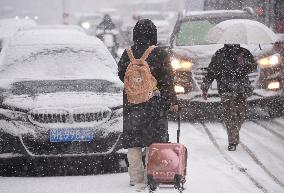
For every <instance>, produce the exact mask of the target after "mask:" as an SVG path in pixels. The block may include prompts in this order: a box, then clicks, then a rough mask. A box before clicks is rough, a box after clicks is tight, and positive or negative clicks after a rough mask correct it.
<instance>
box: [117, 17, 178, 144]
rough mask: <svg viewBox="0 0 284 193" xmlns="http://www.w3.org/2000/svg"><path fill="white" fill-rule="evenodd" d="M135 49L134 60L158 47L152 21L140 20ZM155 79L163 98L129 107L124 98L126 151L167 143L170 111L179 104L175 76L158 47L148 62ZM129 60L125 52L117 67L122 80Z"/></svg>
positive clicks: (134, 34) (165, 55)
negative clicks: (150, 49) (175, 89)
mask: <svg viewBox="0 0 284 193" xmlns="http://www.w3.org/2000/svg"><path fill="white" fill-rule="evenodd" d="M133 40H134V45H133V46H132V47H131V49H132V52H133V55H134V57H135V58H141V56H142V55H143V53H144V52H145V51H146V49H147V48H148V47H149V46H151V45H156V44H157V30H156V27H155V25H154V24H153V23H152V22H151V21H150V20H140V21H138V22H137V24H136V25H135V27H134V30H133ZM146 61H147V63H148V64H149V67H150V70H151V73H152V75H153V76H154V77H155V78H156V80H157V82H158V83H157V87H158V89H159V91H160V96H154V97H153V98H152V99H150V100H149V101H147V102H145V103H141V104H138V105H133V104H129V103H128V101H127V95H126V94H125V92H124V95H123V135H122V141H123V146H124V148H131V147H147V146H149V145H150V144H151V143H153V142H167V141H168V138H169V136H168V122H167V111H168V109H169V106H170V104H176V103H177V99H176V95H175V92H174V84H173V77H174V76H173V72H172V69H171V66H170V61H169V57H168V53H167V52H166V51H165V50H163V49H162V48H159V47H156V48H155V49H154V50H153V51H152V53H151V54H150V55H149V57H148V58H147V60H146ZM129 63H130V59H129V57H128V55H127V52H126V50H125V51H124V53H123V54H122V56H121V58H120V61H119V63H118V75H119V78H120V79H121V80H122V81H124V75H125V71H126V68H127V66H128V65H129Z"/></svg>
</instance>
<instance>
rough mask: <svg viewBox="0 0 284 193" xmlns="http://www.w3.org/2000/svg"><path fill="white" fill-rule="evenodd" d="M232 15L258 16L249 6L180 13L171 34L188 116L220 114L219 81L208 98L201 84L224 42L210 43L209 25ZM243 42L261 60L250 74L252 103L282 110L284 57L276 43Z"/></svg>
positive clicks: (173, 58)
mask: <svg viewBox="0 0 284 193" xmlns="http://www.w3.org/2000/svg"><path fill="white" fill-rule="evenodd" d="M231 19H251V20H254V16H253V14H252V12H250V11H249V9H247V10H217V11H216V10H214V11H201V12H190V13H188V14H184V15H180V16H179V18H178V20H177V22H176V25H175V27H174V31H173V33H172V35H171V37H170V52H171V64H172V67H173V68H174V70H175V76H176V77H175V82H176V89H177V90H179V91H180V92H181V91H184V93H183V94H180V95H179V100H180V102H181V104H182V105H183V111H184V112H183V113H184V114H186V116H187V117H188V118H196V117H204V115H206V114H208V113H211V114H212V115H218V117H219V114H220V113H218V112H220V111H219V106H220V105H219V103H220V98H219V95H218V91H217V83H216V81H214V82H213V84H212V87H211V88H210V90H209V99H208V100H207V101H205V100H203V98H202V94H201V90H200V85H201V83H202V80H203V78H204V76H205V74H206V73H207V66H208V65H209V63H210V60H211V57H212V56H213V54H214V53H215V52H216V51H217V50H218V49H220V48H221V47H222V46H223V45H222V44H212V43H209V42H208V41H206V38H205V37H206V35H207V33H208V31H209V29H211V28H212V27H214V26H216V25H217V24H218V23H220V22H222V21H225V20H231ZM242 46H244V47H246V48H247V49H249V50H250V51H251V52H252V54H253V55H254V57H255V59H256V60H257V61H258V64H259V66H258V69H257V71H255V72H253V73H251V74H250V75H249V77H250V81H251V82H252V85H253V86H254V87H255V90H254V94H253V96H252V97H250V98H249V99H248V100H249V104H250V106H253V107H255V108H253V109H259V110H263V109H264V110H267V111H263V112H265V113H266V112H268V113H266V114H268V115H276V114H278V113H281V111H282V106H283V94H282V93H281V88H283V85H282V84H281V82H280V81H279V76H280V74H281V71H283V68H284V65H283V58H282V57H281V55H280V54H279V53H277V51H276V50H275V49H273V45H272V44H268V45H242ZM258 107H260V108H258ZM280 107H281V108H280ZM251 109H252V108H251Z"/></svg>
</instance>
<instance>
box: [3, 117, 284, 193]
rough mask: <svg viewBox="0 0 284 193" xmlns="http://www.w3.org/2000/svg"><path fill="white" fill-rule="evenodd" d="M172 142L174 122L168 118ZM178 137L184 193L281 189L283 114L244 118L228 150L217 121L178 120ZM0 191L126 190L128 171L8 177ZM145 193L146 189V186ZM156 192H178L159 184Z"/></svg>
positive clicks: (65, 192) (85, 192)
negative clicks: (184, 153)
mask: <svg viewBox="0 0 284 193" xmlns="http://www.w3.org/2000/svg"><path fill="white" fill-rule="evenodd" d="M169 126H170V134H171V135H170V136H171V141H172V142H174V141H175V139H176V132H175V131H176V130H175V129H176V128H177V124H176V123H173V122H171V123H170V125H169ZM181 126H182V131H181V142H182V143H183V144H186V146H187V147H188V149H189V159H188V182H187V183H186V190H185V191H184V192H185V193H283V192H284V118H276V119H273V120H265V121H264V120H262V121H261V120H259V121H248V122H246V123H245V124H244V125H243V127H242V130H241V144H240V145H239V147H238V150H237V151H236V152H228V151H227V150H226V149H227V136H226V132H225V130H224V127H223V125H222V124H221V123H218V122H216V123H214V122H211V123H188V122H182V124H181ZM0 192H1V193H130V192H135V191H133V190H131V189H129V187H128V176H127V173H120V174H108V175H97V176H75V177H74V176H72V177H38V178H31V177H26V178H22V177H21V178H14V177H11V178H6V177H0ZM145 192H147V191H145ZM159 192H161V193H162V192H165V193H168V192H176V191H175V190H173V189H164V188H161V189H159V190H158V191H157V193H159Z"/></svg>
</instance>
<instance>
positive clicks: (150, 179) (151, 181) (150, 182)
mask: <svg viewBox="0 0 284 193" xmlns="http://www.w3.org/2000/svg"><path fill="white" fill-rule="evenodd" d="M147 179H148V187H149V193H152V192H154V191H155V190H156V189H157V187H158V184H157V183H156V182H155V180H154V178H153V176H152V175H148V176H147Z"/></svg>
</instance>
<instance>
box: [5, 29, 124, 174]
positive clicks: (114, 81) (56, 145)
mask: <svg viewBox="0 0 284 193" xmlns="http://www.w3.org/2000/svg"><path fill="white" fill-rule="evenodd" d="M4 41H7V46H6V47H5V48H4V49H3V51H2V52H3V64H2V65H1V67H0V92H1V94H0V97H1V103H0V123H1V129H0V146H1V149H0V155H1V156H0V171H1V172H0V173H1V175H4V174H5V173H12V174H17V172H27V173H28V172H29V170H30V169H32V168H36V170H37V172H38V174H42V173H44V172H45V173H48V175H56V174H58V170H57V171H56V169H54V168H56V166H59V167H60V166H61V170H62V171H63V172H62V173H61V174H60V175H66V174H67V173H66V171H65V170H64V168H65V169H66V170H68V171H69V172H71V175H74V174H79V173H83V174H88V173H96V172H98V171H109V170H110V169H112V171H120V165H119V164H120V162H119V161H117V160H124V157H123V156H124V154H121V153H117V151H118V150H119V149H120V148H121V147H120V143H119V139H120V135H121V132H122V106H121V105H122V90H123V85H122V83H121V81H120V80H119V79H118V77H117V75H116V64H115V61H114V59H113V57H112V56H111V54H110V53H109V52H108V51H107V48H106V47H105V46H104V45H103V43H102V42H101V41H100V40H98V39H97V38H96V37H92V36H88V35H86V34H85V32H83V31H80V30H77V29H76V28H72V26H70V27H69V26H62V27H60V26H55V27H52V26H50V27H48V26H45V27H44V26H43V27H33V28H28V29H24V30H20V31H19V32H17V33H16V34H15V35H14V36H13V37H12V38H10V39H5V40H4ZM118 157H120V159H118ZM113 158H116V159H115V161H113ZM106 160H107V162H106ZM72 164H73V165H72ZM75 164H77V166H75ZM38 165H41V168H38V167H37V166H38ZM63 166H64V167H63ZM66 166H68V167H66ZM21 167H22V168H21ZM20 168H21V169H20ZM61 170H60V171H61ZM70 170H71V171H70ZM67 175H68V174H67Z"/></svg>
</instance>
